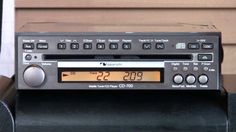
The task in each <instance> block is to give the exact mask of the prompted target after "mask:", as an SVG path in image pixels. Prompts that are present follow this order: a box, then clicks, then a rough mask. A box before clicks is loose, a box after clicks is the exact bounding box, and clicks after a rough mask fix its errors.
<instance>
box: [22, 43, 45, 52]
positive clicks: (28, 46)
mask: <svg viewBox="0 0 236 132" xmlns="http://www.w3.org/2000/svg"><path fill="white" fill-rule="evenodd" d="M36 47H37V49H48V43H37V45H36ZM23 49H28V50H30V49H34V43H24V44H23Z"/></svg>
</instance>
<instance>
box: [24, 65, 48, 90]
mask: <svg viewBox="0 0 236 132" xmlns="http://www.w3.org/2000/svg"><path fill="white" fill-rule="evenodd" d="M23 79H24V81H25V83H26V84H27V85H28V86H30V87H39V86H41V85H42V84H43V82H44V80H45V72H44V71H43V69H42V68H41V67H39V66H37V65H33V66H30V67H28V68H26V70H25V71H24V75H23Z"/></svg>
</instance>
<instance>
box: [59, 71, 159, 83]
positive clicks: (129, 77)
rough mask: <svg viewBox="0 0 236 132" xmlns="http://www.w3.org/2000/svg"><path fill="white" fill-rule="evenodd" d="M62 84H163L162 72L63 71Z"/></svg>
mask: <svg viewBox="0 0 236 132" xmlns="http://www.w3.org/2000/svg"><path fill="white" fill-rule="evenodd" d="M61 82H161V73H160V71H63V72H61Z"/></svg>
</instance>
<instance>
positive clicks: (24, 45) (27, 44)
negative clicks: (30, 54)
mask: <svg viewBox="0 0 236 132" xmlns="http://www.w3.org/2000/svg"><path fill="white" fill-rule="evenodd" d="M23 49H34V43H24V44H23Z"/></svg>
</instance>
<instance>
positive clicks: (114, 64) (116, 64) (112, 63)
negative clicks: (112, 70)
mask: <svg viewBox="0 0 236 132" xmlns="http://www.w3.org/2000/svg"><path fill="white" fill-rule="evenodd" d="M100 66H104V67H105V66H122V63H120V62H100Z"/></svg>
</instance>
